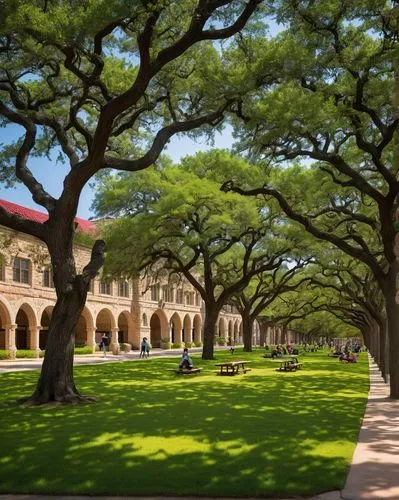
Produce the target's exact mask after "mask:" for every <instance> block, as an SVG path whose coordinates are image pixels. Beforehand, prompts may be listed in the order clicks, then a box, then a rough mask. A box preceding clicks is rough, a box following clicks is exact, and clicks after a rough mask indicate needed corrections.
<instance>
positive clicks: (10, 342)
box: [5, 325, 17, 359]
mask: <svg viewBox="0 0 399 500" xmlns="http://www.w3.org/2000/svg"><path fill="white" fill-rule="evenodd" d="M16 328H17V325H6V327H5V330H6V350H7V351H9V352H10V359H15V358H16V353H17V346H16V345H15V330H16Z"/></svg>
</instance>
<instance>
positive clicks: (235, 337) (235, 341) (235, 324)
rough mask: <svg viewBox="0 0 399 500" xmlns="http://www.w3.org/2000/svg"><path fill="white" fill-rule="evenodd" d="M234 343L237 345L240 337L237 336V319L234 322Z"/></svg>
mask: <svg viewBox="0 0 399 500" xmlns="http://www.w3.org/2000/svg"><path fill="white" fill-rule="evenodd" d="M233 330H234V333H233V335H234V343H236V344H238V343H239V342H240V336H239V321H238V319H237V320H236V321H235V322H234V328H233Z"/></svg>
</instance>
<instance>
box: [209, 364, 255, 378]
mask: <svg viewBox="0 0 399 500" xmlns="http://www.w3.org/2000/svg"><path fill="white" fill-rule="evenodd" d="M246 363H249V361H228V362H226V363H217V364H216V366H219V367H220V375H238V374H239V373H247V372H248V371H249V370H250V369H251V368H247V367H246V366H245V364H246Z"/></svg>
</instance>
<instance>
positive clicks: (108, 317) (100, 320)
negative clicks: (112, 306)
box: [96, 308, 115, 344]
mask: <svg viewBox="0 0 399 500" xmlns="http://www.w3.org/2000/svg"><path fill="white" fill-rule="evenodd" d="M114 331H115V318H114V315H113V314H112V311H110V310H109V309H107V308H104V309H101V311H100V312H99V313H98V314H97V317H96V343H98V344H99V343H100V342H101V337H102V335H103V334H104V333H106V334H107V335H108V342H109V343H110V344H111V342H114V339H113V338H112V335H113V332H114Z"/></svg>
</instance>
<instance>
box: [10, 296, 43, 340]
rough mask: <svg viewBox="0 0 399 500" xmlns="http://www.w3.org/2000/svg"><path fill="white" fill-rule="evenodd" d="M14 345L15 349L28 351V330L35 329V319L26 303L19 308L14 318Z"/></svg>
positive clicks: (33, 313) (33, 312)
mask: <svg viewBox="0 0 399 500" xmlns="http://www.w3.org/2000/svg"><path fill="white" fill-rule="evenodd" d="M15 324H16V328H15V345H16V347H17V349H29V346H30V330H33V328H37V324H38V321H37V317H36V314H35V311H34V310H33V309H32V306H31V305H30V304H28V303H26V302H24V303H22V304H21V305H20V306H19V309H18V311H17V314H16V316H15Z"/></svg>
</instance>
